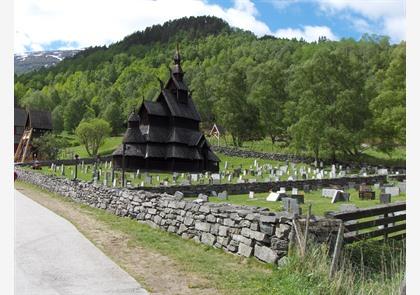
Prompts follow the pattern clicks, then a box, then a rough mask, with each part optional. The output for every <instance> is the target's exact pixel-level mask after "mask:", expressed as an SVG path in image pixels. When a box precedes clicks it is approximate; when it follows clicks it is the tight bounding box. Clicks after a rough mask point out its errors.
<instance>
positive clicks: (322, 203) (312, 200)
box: [209, 189, 405, 216]
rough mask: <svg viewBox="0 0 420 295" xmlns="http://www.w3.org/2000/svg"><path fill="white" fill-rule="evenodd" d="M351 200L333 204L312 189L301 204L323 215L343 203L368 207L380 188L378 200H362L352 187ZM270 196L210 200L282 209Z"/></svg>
mask: <svg viewBox="0 0 420 295" xmlns="http://www.w3.org/2000/svg"><path fill="white" fill-rule="evenodd" d="M348 192H350V202H348V203H344V202H339V203H335V204H331V199H330V198H324V197H322V196H321V190H316V191H311V192H310V193H305V194H304V196H305V203H304V204H301V208H302V213H303V214H306V212H307V210H308V206H309V204H311V205H312V207H311V211H312V214H314V215H317V216H323V215H324V214H325V212H327V211H338V210H339V209H340V206H341V205H342V204H354V205H356V206H357V207H359V208H366V207H371V206H375V205H379V196H380V190H377V189H375V192H376V200H360V199H359V195H358V192H357V191H356V190H355V189H350V190H349V191H348ZM267 196H268V192H267V193H256V194H254V199H249V197H248V194H243V195H231V196H228V198H229V199H228V200H227V201H225V200H221V199H219V198H217V197H210V198H209V201H210V202H213V203H222V202H225V203H230V204H236V205H247V206H255V207H263V208H268V209H270V211H282V209H283V203H282V202H281V201H280V202H269V201H266V198H267ZM391 200H392V202H398V201H405V194H400V195H399V196H396V197H392V198H391Z"/></svg>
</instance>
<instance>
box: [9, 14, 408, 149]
mask: <svg viewBox="0 0 420 295" xmlns="http://www.w3.org/2000/svg"><path fill="white" fill-rule="evenodd" d="M177 43H179V47H180V52H181V56H182V59H183V68H184V70H185V72H186V74H185V79H186V80H187V83H188V85H189V86H190V88H191V89H192V90H193V93H192V97H193V99H194V101H195V103H196V105H197V107H198V110H199V112H200V113H201V116H202V119H203V127H207V126H210V125H211V124H212V123H217V124H218V125H221V126H223V127H224V129H225V130H227V131H228V132H229V133H230V134H231V135H232V136H233V138H234V141H235V143H236V144H237V145H241V143H242V142H243V141H244V140H248V139H258V138H261V137H264V136H269V137H270V138H272V140H273V141H279V140H280V141H284V142H285V144H287V145H289V146H290V147H293V148H294V149H295V150H296V151H310V152H312V153H313V155H315V156H318V155H319V154H320V153H322V154H327V155H329V156H331V157H334V156H335V154H336V153H341V154H346V155H357V154H358V153H360V151H361V144H362V143H369V144H372V145H374V146H376V147H378V148H380V149H382V150H385V151H389V150H391V149H392V148H393V147H395V146H398V145H405V42H401V43H400V44H397V45H391V44H390V43H389V38H388V37H381V36H373V35H365V36H364V37H363V38H361V40H359V41H355V40H353V39H342V40H340V41H329V40H326V39H325V38H321V39H320V40H319V41H318V42H312V43H308V42H305V41H303V40H287V39H277V38H274V37H271V36H265V37H262V38H257V37H256V36H255V35H254V34H252V33H251V32H246V31H243V30H239V29H234V28H231V27H229V25H228V24H227V23H225V22H224V21H223V20H221V19H218V18H215V17H190V18H182V19H179V20H174V21H170V22H167V23H165V24H163V25H155V26H152V27H150V28H147V29H146V30H144V31H142V32H136V33H134V34H132V35H130V36H127V37H126V38H124V40H122V41H120V42H117V43H115V44H113V45H110V46H109V47H105V46H104V47H93V48H88V49H86V50H83V51H81V52H79V53H78V54H76V55H75V56H74V57H73V58H69V59H66V60H64V61H62V62H60V63H59V64H58V65H56V66H54V67H51V68H48V69H41V70H38V71H35V72H31V73H27V74H23V75H20V76H17V77H16V79H15V100H16V103H17V104H19V105H21V106H28V107H32V108H39V109H47V110H50V111H52V116H53V123H54V127H55V128H56V129H57V130H67V131H70V132H72V131H73V130H74V129H75V127H76V126H77V125H78V124H79V122H80V121H81V120H82V119H86V118H92V117H101V118H104V119H106V120H107V121H109V122H110V124H111V126H112V128H113V130H114V132H119V131H121V129H122V126H123V122H124V121H125V120H126V118H127V116H128V114H129V112H130V111H131V110H132V108H133V107H134V106H138V105H139V104H140V103H141V101H142V99H143V98H144V99H146V100H151V99H153V98H154V97H155V95H156V94H157V93H158V90H159V87H160V86H159V81H158V79H157V77H158V78H159V79H161V80H164V81H165V80H166V79H167V77H168V74H169V71H168V66H169V65H170V64H171V63H172V56H173V53H174V50H175V48H176V44H177Z"/></svg>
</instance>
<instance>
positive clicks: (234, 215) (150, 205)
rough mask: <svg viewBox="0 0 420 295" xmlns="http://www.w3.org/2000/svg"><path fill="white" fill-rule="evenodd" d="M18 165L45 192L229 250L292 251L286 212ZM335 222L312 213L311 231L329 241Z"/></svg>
mask: <svg viewBox="0 0 420 295" xmlns="http://www.w3.org/2000/svg"><path fill="white" fill-rule="evenodd" d="M16 170H17V172H18V174H19V176H18V177H19V179H21V180H23V181H25V182H28V183H32V184H34V185H36V186H39V187H41V188H43V189H45V190H47V191H50V192H54V193H58V194H60V195H62V196H64V197H67V198H71V199H73V200H74V201H76V202H79V203H83V204H87V205H89V206H91V207H95V208H100V209H103V210H106V211H108V212H110V213H112V214H115V215H118V216H121V217H130V218H133V219H136V220H138V221H139V222H141V223H145V224H148V225H149V226H152V227H154V228H160V229H162V230H165V231H168V232H171V233H174V234H177V235H179V236H181V237H182V238H185V239H192V240H194V241H196V242H200V243H203V244H206V245H208V246H211V247H215V248H220V249H223V250H225V251H226V252H229V253H234V254H237V255H241V256H245V257H250V256H255V257H256V258H258V259H259V260H261V261H264V262H267V263H274V264H277V263H278V264H280V263H282V260H283V258H284V257H286V254H287V251H288V247H289V242H290V236H291V231H292V218H293V216H291V215H290V214H289V213H287V212H269V211H268V209H265V208H259V207H250V206H237V205H231V204H226V203H222V204H220V203H219V204H216V203H196V202H194V201H190V200H185V199H179V198H177V197H175V196H173V195H169V194H165V193H153V192H147V191H141V190H128V189H116V188H108V187H104V186H100V185H98V186H96V185H93V184H90V183H86V182H82V181H72V180H69V179H66V178H61V177H54V176H48V175H45V174H41V173H38V172H33V171H28V170H23V169H19V168H17V169H16ZM298 220H299V219H298ZM303 220H304V219H302V220H300V222H303ZM337 226H338V225H337V222H336V220H333V219H326V218H321V217H313V218H312V219H311V222H310V227H309V233H310V235H311V236H312V238H313V239H314V240H315V241H318V242H331V241H332V239H333V237H334V235H336V232H337Z"/></svg>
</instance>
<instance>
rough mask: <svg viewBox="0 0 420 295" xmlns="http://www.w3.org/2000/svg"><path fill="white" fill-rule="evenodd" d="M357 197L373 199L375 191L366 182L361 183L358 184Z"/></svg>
mask: <svg viewBox="0 0 420 295" xmlns="http://www.w3.org/2000/svg"><path fill="white" fill-rule="evenodd" d="M359 199H361V200H374V199H375V192H374V191H373V190H372V188H370V187H369V186H367V185H366V184H361V185H360V186H359Z"/></svg>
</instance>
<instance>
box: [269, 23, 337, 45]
mask: <svg viewBox="0 0 420 295" xmlns="http://www.w3.org/2000/svg"><path fill="white" fill-rule="evenodd" d="M274 35H275V36H276V37H279V38H287V39H293V38H296V39H298V40H299V39H301V38H303V39H305V40H306V41H309V42H312V41H318V38H319V37H327V39H330V40H337V39H338V38H337V36H335V35H334V33H333V32H332V31H331V29H330V28H329V27H325V26H304V27H303V29H293V28H286V29H279V30H277V31H276V32H275V34H274Z"/></svg>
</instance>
